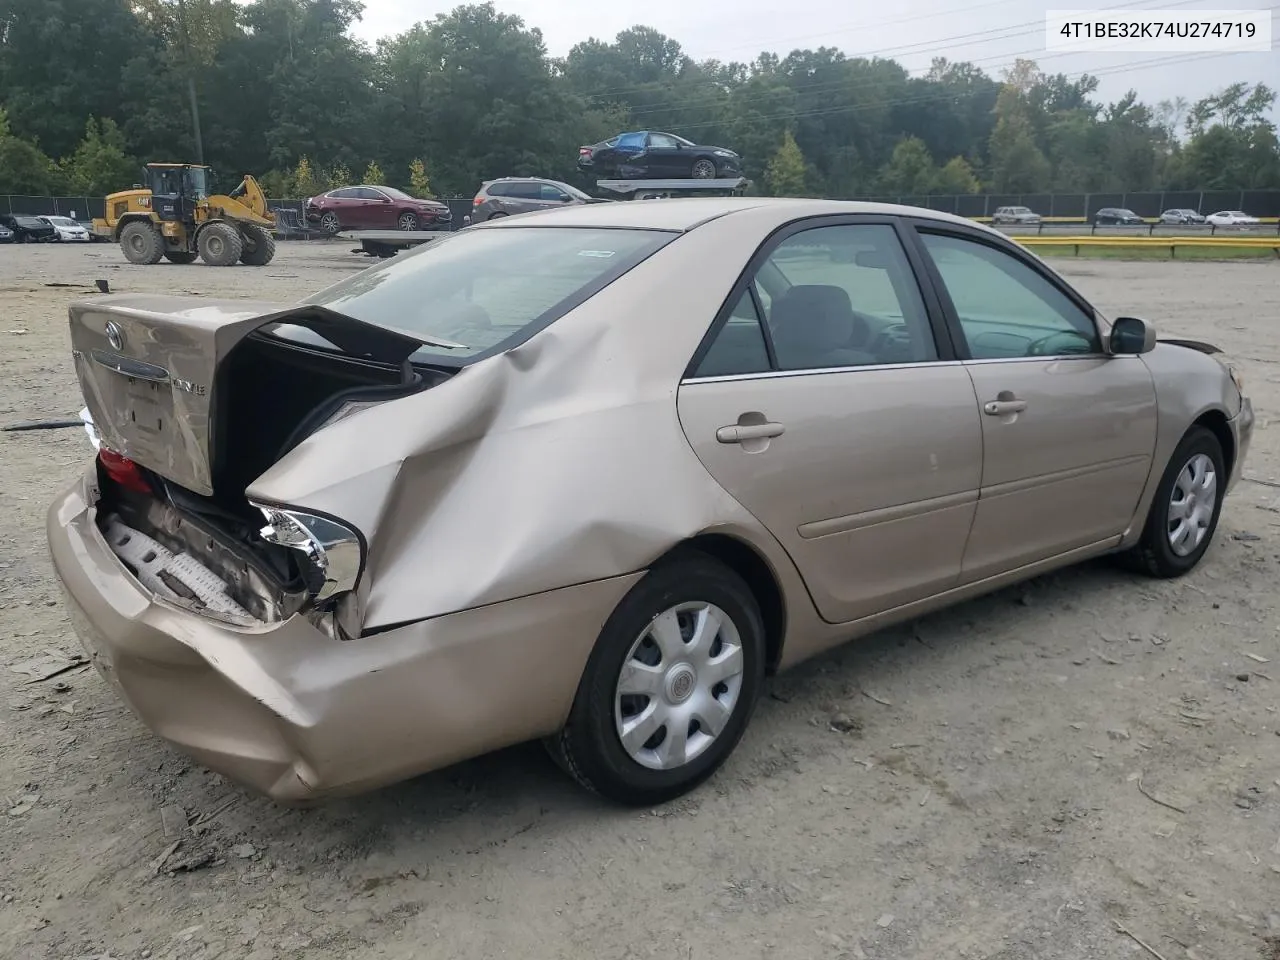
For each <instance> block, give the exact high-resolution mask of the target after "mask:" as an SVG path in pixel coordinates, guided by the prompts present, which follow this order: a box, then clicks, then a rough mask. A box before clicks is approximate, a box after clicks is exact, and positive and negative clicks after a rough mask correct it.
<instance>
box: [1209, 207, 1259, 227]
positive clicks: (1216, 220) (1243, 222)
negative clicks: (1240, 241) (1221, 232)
mask: <svg viewBox="0 0 1280 960" xmlns="http://www.w3.org/2000/svg"><path fill="white" fill-rule="evenodd" d="M1204 219H1205V223H1211V224H1213V225H1214V226H1215V227H1251V226H1254V225H1255V224H1258V223H1261V222H1262V221H1261V220H1259V219H1258V218H1257V217H1251V216H1249V215H1248V214H1247V213H1245V212H1243V211H1241V210H1219V211H1218V212H1217V213H1211V214H1209V215H1208V216H1207V217H1205V218H1204Z"/></svg>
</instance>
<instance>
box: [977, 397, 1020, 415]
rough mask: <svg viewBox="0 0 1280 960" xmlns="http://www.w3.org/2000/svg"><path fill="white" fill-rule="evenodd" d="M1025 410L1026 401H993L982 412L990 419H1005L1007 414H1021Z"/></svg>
mask: <svg viewBox="0 0 1280 960" xmlns="http://www.w3.org/2000/svg"><path fill="white" fill-rule="evenodd" d="M1025 409H1027V401H1025V400H992V401H990V402H989V403H987V405H986V406H984V407H983V408H982V412H983V413H985V414H986V415H987V416H989V417H1003V416H1004V415H1005V414H1007V413H1021V412H1022V411H1023V410H1025Z"/></svg>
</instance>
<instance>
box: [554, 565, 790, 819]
mask: <svg viewBox="0 0 1280 960" xmlns="http://www.w3.org/2000/svg"><path fill="white" fill-rule="evenodd" d="M711 616H714V617H717V618H719V620H720V622H721V627H720V628H719V629H718V630H716V631H715V632H714V633H711V632H708V633H706V634H705V636H706V638H707V639H706V640H705V643H706V646H704V647H703V648H702V650H698V649H697V647H696V645H695V641H696V639H697V635H696V634H695V633H694V631H693V627H694V625H696V624H699V623H701V624H709V623H711V622H713V621H711V620H710V619H709V617H711ZM704 618H706V619H704ZM663 623H665V624H666V626H667V629H666V630H663V629H662V627H661V624H663ZM677 627H678V628H679V629H675V628H677ZM659 635H661V636H662V637H663V638H665V642H664V645H663V646H661V647H660V646H659V645H658V643H657V641H656V639H655V638H656V637H658V636H659ZM685 637H689V639H688V640H686V639H685ZM664 648H665V649H666V651H667V652H665V653H664V652H663V649H664ZM735 649H736V651H737V652H736V654H735V653H734V650H735ZM650 663H652V664H653V665H652V666H650V665H649V664H650ZM624 667H625V668H626V671H627V676H628V677H629V678H630V679H631V681H632V682H633V683H635V684H637V689H639V687H640V686H648V685H649V684H652V686H651V687H650V689H651V690H652V691H653V692H652V694H624V693H622V692H621V691H620V689H619V686H620V683H621V682H622V679H623V670H624ZM735 667H736V668H737V669H738V672H737V673H732V674H731V673H730V671H732V670H733V669H734V668H735ZM717 668H718V669H717ZM764 668H765V636H764V622H763V620H762V619H761V616H760V609H759V607H758V606H757V604H756V601H755V598H754V597H753V596H752V594H751V591H750V590H749V589H748V588H747V585H746V584H745V583H744V582H743V581H742V579H741V578H740V577H739V576H738V575H737V574H735V573H734V572H733V571H732V570H730V569H729V568H727V567H725V566H724V565H722V564H720V563H718V562H717V561H715V560H713V559H711V558H709V557H705V556H703V555H702V554H698V553H688V554H685V555H683V556H680V557H678V558H673V559H671V560H669V561H667V562H664V563H662V564H660V565H658V566H655V567H654V568H653V569H652V570H650V571H649V573H648V574H646V575H645V577H644V579H642V580H641V581H640V582H639V583H638V584H636V585H635V586H634V587H633V588H632V589H631V591H630V592H629V593H628V594H627V595H626V597H624V598H623V600H622V602H621V603H619V604H618V607H617V609H615V610H614V612H613V614H612V615H611V616H610V617H609V619H608V621H607V622H606V623H605V625H604V629H603V630H602V631H601V633H600V637H599V639H598V640H597V641H596V646H595V649H594V650H593V651H592V653H591V657H590V659H589V660H588V662H587V667H586V670H585V671H584V672H583V676H582V680H581V682H580V684H579V686H578V692H577V696H576V698H575V699H574V703H573V708H572V710H571V711H570V714H569V720H568V722H567V723H566V724H565V727H564V729H563V730H561V731H560V733H558V734H557V735H555V736H554V737H552V738H551V739H549V740H548V741H547V747H548V749H549V750H550V751H551V754H552V756H553V757H555V759H556V761H557V762H558V763H559V764H560V765H561V766H562V767H563V768H564V769H565V770H566V771H567V772H568V773H569V774H570V775H571V776H572V777H573V778H574V779H576V780H577V781H578V782H579V783H580V784H582V785H583V786H584V787H586V788H587V789H589V790H591V791H593V792H595V793H598V794H600V795H601V796H603V797H605V798H607V799H609V800H612V801H615V802H617V803H620V804H625V805H632V806H649V805H653V804H658V803H664V802H666V801H668V800H671V799H674V798H675V797H678V796H680V795H682V794H684V793H687V792H688V791H689V790H692V789H693V788H694V787H696V786H697V785H698V784H700V783H702V782H703V781H704V780H706V779H707V778H708V777H710V776H711V775H712V774H713V773H715V771H716V770H717V769H718V768H719V767H720V765H721V764H722V763H724V761H725V760H726V759H727V758H728V756H729V754H730V753H731V752H732V751H733V748H734V747H735V746H737V744H738V741H739V740H740V739H741V737H742V733H743V731H744V730H746V727H747V723H748V721H749V720H750V719H751V714H752V711H753V710H754V709H755V704H756V700H757V699H758V697H759V695H760V689H761V686H762V684H763V682H764ZM664 669H665V672H663V670H664ZM708 673H710V676H708ZM699 674H701V676H699ZM642 681H648V683H643V682H642ZM646 717H647V718H648V719H645V718H646ZM704 717H705V718H709V719H703V718H704ZM672 720H674V721H676V722H677V723H679V724H681V725H682V726H683V729H684V736H683V737H679V736H674V737H673V735H672V730H673V729H677V728H675V727H673V726H672V723H671V721H672ZM637 722H638V725H637ZM717 723H718V724H719V725H720V728H719V730H718V732H716V733H714V734H710V735H709V733H710V730H711V729H712V728H713V726H714V725H715V724H717ZM627 725H630V726H631V728H632V729H633V730H634V732H635V735H634V736H633V737H632V738H631V739H630V740H629V741H624V737H623V734H622V732H621V728H623V727H624V726H627ZM704 725H705V726H704ZM645 733H649V736H648V739H646V740H644V741H640V740H639V739H638V737H639V736H643V735H644V734H645ZM681 744H682V746H680V745H681ZM673 748H676V749H681V753H679V754H673V753H672V749H673ZM690 752H691V753H692V756H691V757H689V753H690ZM678 757H688V759H686V760H685V761H684V762H679V760H678V759H677V758H678Z"/></svg>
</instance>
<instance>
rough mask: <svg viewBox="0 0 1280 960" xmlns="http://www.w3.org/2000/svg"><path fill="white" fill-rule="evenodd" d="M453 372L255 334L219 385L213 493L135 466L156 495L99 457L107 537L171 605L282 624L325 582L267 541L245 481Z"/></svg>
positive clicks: (228, 360)
mask: <svg viewBox="0 0 1280 960" xmlns="http://www.w3.org/2000/svg"><path fill="white" fill-rule="evenodd" d="M450 375H451V374H450V373H447V372H443V371H439V370H434V369H423V368H414V367H412V366H410V365H409V364H407V363H405V364H402V365H395V364H389V363H382V362H377V361H373V360H369V359H365V358H359V357H352V356H349V355H346V354H341V353H339V352H337V351H336V350H334V349H324V348H321V347H317V346H312V345H309V344H307V343H299V342H296V340H294V339H281V338H279V337H277V336H275V335H273V334H272V333H270V332H263V331H260V332H256V333H252V334H250V335H249V336H247V337H245V338H244V339H243V340H242V341H241V342H240V343H239V344H237V345H236V346H235V347H234V348H233V349H232V350H231V351H230V352H229V353H228V354H227V356H226V357H225V359H224V360H223V362H222V363H221V364H220V365H219V367H218V370H217V372H216V376H215V380H214V388H213V391H212V393H213V396H212V410H211V414H212V415H211V418H210V419H211V431H212V437H211V441H212V442H211V447H212V450H213V451H214V456H213V458H212V462H211V468H212V479H213V489H214V493H213V495H212V496H204V495H201V494H197V493H195V492H193V491H191V490H189V489H187V488H185V487H183V486H180V485H179V484H177V483H175V482H173V481H170V480H167V479H165V478H164V477H162V476H160V475H159V474H157V473H155V472H154V471H152V470H148V469H146V468H145V467H138V466H136V465H134V464H129V465H128V468H129V469H137V470H139V476H140V477H142V482H143V483H145V485H146V486H148V487H149V488H150V489H151V490H152V491H153V493H151V494H148V493H144V492H141V490H139V489H131V488H130V484H128V483H122V482H119V481H118V480H117V479H116V478H115V477H114V476H113V471H112V470H111V469H110V468H109V467H105V466H104V465H103V462H102V461H101V460H100V462H99V470H98V472H99V481H100V482H99V489H100V491H101V500H100V502H99V510H98V517H99V526H100V527H101V529H102V531H103V535H104V536H105V537H106V539H107V542H108V543H109V544H111V546H112V549H113V551H114V552H115V553H116V555H117V556H118V557H119V558H120V559H121V560H122V561H123V562H124V563H125V564H126V565H127V566H129V567H130V569H131V571H132V572H133V573H134V575H135V576H136V577H137V578H138V579H139V581H140V582H142V583H144V585H147V586H149V587H151V588H152V589H153V590H154V591H155V592H157V593H160V594H162V595H164V596H165V597H166V598H167V599H169V600H170V601H172V602H177V603H180V604H182V605H186V606H189V607H191V608H192V609H196V610H199V611H200V612H202V613H205V614H207V615H214V616H221V617H224V618H227V619H231V620H244V619H246V617H247V618H249V619H252V620H259V621H266V622H271V621H277V620H282V619H286V618H288V617H289V616H292V615H293V614H294V613H297V612H299V611H300V610H302V609H304V608H305V607H306V605H307V602H308V600H309V598H310V597H311V596H312V595H313V594H314V592H315V589H316V588H317V587H318V585H319V582H320V580H321V579H322V577H321V574H320V571H319V570H317V569H316V568H315V567H313V566H312V565H311V564H310V561H309V560H308V559H307V558H306V557H305V556H304V555H303V554H302V553H300V552H299V551H297V550H293V549H289V548H287V547H283V546H278V545H275V544H271V543H268V542H266V541H265V540H263V539H262V537H261V536H260V535H259V530H260V529H261V528H262V526H263V523H264V519H263V516H262V514H261V513H260V512H259V511H258V510H256V509H255V508H253V507H251V506H250V505H249V503H248V501H247V500H246V499H245V496H244V491H245V488H246V487H247V486H248V485H249V484H250V483H251V482H252V481H253V480H255V479H256V478H257V477H259V476H260V475H261V474H262V473H263V472H264V471H266V469H267V468H268V467H270V466H271V465H272V464H274V463H275V462H276V461H278V460H279V459H280V458H281V457H283V456H284V455H285V454H286V453H288V451H289V450H291V449H292V448H293V447H294V446H296V445H297V444H298V443H300V442H301V441H302V440H303V439H305V438H306V437H307V436H308V435H309V434H311V433H313V432H314V431H315V430H317V429H319V428H320V427H322V426H323V425H325V424H326V423H327V422H329V421H330V420H331V419H332V418H333V417H334V416H335V415H337V414H338V413H340V412H341V411H342V410H344V409H345V408H346V407H347V406H348V405H351V404H355V405H367V404H372V403H379V402H385V401H387V400H392V399H395V398H397V397H401V396H405V395H407V394H410V393H415V392H418V391H421V390H425V389H429V388H430V387H432V386H435V385H437V384H439V383H441V382H443V381H444V380H446V379H448V377H449V376H450Z"/></svg>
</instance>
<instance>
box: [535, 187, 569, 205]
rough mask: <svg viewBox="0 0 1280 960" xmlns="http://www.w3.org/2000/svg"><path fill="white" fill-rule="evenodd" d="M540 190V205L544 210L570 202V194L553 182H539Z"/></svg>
mask: <svg viewBox="0 0 1280 960" xmlns="http://www.w3.org/2000/svg"><path fill="white" fill-rule="evenodd" d="M538 191H539V192H538V207H539V208H540V209H542V210H552V209H554V208H556V207H563V206H564V205H565V204H566V203H568V202H569V194H567V193H565V192H564V191H563V190H561V189H560V188H559V187H557V186H556V185H555V184H553V183H540V184H538Z"/></svg>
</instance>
